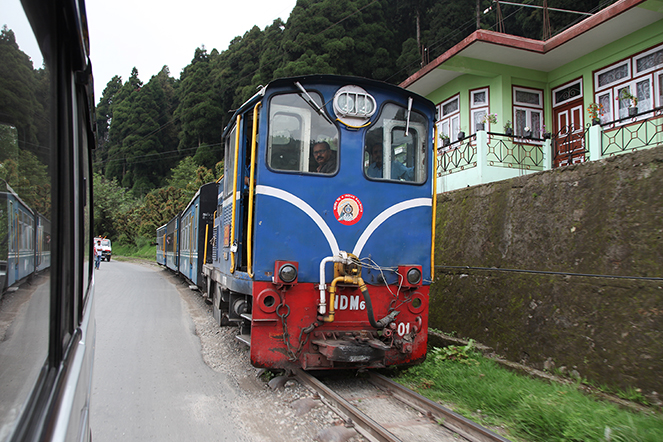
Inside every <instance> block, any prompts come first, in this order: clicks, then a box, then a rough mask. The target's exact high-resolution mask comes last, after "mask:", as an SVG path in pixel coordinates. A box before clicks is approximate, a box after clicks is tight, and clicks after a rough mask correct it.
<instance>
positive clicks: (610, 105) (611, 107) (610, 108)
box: [594, 89, 616, 124]
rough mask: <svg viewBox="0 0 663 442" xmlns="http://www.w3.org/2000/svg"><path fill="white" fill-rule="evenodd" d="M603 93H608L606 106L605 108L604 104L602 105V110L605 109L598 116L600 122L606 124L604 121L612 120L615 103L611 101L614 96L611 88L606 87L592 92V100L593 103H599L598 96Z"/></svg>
mask: <svg viewBox="0 0 663 442" xmlns="http://www.w3.org/2000/svg"><path fill="white" fill-rule="evenodd" d="M604 95H608V107H607V108H606V106H603V110H604V111H605V113H604V114H603V115H601V116H600V117H599V118H600V119H601V124H606V123H608V122H610V121H612V120H613V118H612V114H613V112H614V109H615V104H616V103H615V102H614V101H613V100H614V98H613V97H614V95H613V94H612V89H607V90H603V91H601V92H597V93H595V94H594V102H595V103H601V101H600V98H601V97H602V96H604Z"/></svg>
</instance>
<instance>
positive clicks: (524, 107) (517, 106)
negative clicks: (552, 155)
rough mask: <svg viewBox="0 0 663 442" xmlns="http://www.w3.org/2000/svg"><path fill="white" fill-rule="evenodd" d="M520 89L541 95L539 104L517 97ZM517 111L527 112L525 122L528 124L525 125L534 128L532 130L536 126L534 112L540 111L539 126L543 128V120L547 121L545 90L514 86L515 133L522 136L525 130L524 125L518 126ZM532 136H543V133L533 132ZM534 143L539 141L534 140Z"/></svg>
mask: <svg viewBox="0 0 663 442" xmlns="http://www.w3.org/2000/svg"><path fill="white" fill-rule="evenodd" d="M518 91H522V92H528V93H534V94H537V95H538V96H539V104H538V105H535V104H532V103H524V102H519V101H518V100H517V99H516V92H518ZM517 111H524V112H525V124H526V126H525V127H530V128H532V131H533V126H534V124H532V123H533V121H532V113H533V112H539V128H543V122H544V121H545V119H544V114H543V91H542V90H541V89H530V88H526V87H521V86H514V87H513V133H514V134H515V135H517V136H519V137H522V133H523V132H524V127H523V128H520V127H518V119H517V118H516V114H517ZM532 137H535V138H543V133H540V134H536V133H534V132H532ZM532 143H537V141H532ZM539 143H540V142H539Z"/></svg>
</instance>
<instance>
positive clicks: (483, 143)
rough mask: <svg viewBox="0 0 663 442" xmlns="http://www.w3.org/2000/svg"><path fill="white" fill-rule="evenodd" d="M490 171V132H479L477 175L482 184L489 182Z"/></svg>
mask: <svg viewBox="0 0 663 442" xmlns="http://www.w3.org/2000/svg"><path fill="white" fill-rule="evenodd" d="M487 171H488V132H486V131H485V130H480V131H477V174H478V176H479V180H480V184H485V183H486V182H488V181H487V180H486V172H487Z"/></svg>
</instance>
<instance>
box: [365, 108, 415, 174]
mask: <svg viewBox="0 0 663 442" xmlns="http://www.w3.org/2000/svg"><path fill="white" fill-rule="evenodd" d="M427 130H428V127H427V124H426V119H425V118H424V116H423V115H421V114H419V113H417V112H415V111H410V113H409V116H408V110H407V109H406V108H404V107H402V106H399V105H396V104H393V103H390V104H387V105H386V106H385V107H384V108H383V109H382V112H381V114H380V117H379V118H378V121H377V122H376V124H375V125H374V126H372V128H371V129H369V130H368V131H367V132H366V141H365V146H366V148H365V151H364V172H365V173H366V176H367V177H368V178H370V179H378V180H391V181H402V182H410V183H417V184H420V183H423V182H424V181H426V168H427V166H426V164H427V156H426V133H427ZM386 164H388V165H390V166H389V167H384V165H386Z"/></svg>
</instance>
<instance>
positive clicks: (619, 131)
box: [601, 106, 663, 157]
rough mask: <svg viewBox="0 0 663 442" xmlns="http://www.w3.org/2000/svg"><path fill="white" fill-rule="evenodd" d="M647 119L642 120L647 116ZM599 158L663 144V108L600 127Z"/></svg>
mask: <svg viewBox="0 0 663 442" xmlns="http://www.w3.org/2000/svg"><path fill="white" fill-rule="evenodd" d="M648 114H649V115H650V116H649V117H648V118H644V119H642V118H643V117H646V116H647V115H648ZM602 127H603V135H602V137H601V156H602V157H603V156H610V155H615V154H620V153H624V152H634V151H636V150H639V149H644V148H649V147H654V146H657V145H659V144H662V143H663V106H661V107H657V108H655V109H653V110H650V111H646V112H642V113H639V114H637V115H633V116H629V117H626V118H621V119H619V120H615V121H611V122H609V123H607V124H604V125H602Z"/></svg>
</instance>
